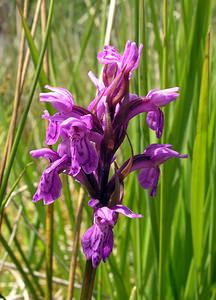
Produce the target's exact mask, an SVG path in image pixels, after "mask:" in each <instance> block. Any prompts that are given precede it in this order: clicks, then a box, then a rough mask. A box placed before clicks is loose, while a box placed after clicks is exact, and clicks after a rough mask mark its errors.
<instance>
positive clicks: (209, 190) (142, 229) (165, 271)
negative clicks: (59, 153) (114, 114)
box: [0, 0, 216, 300]
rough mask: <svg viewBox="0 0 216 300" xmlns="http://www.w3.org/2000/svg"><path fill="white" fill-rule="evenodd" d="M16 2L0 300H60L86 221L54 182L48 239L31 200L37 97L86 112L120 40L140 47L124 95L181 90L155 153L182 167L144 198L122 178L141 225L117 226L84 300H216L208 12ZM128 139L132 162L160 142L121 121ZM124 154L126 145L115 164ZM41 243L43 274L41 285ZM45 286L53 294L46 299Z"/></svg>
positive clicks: (6, 60) (5, 65)
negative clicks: (63, 92)
mask: <svg viewBox="0 0 216 300" xmlns="http://www.w3.org/2000/svg"><path fill="white" fill-rule="evenodd" d="M17 2H18V3H20V7H21V12H19V10H18V9H17V5H16V2H15V1H6V0H5V1H4V0H1V1H0V162H1V164H0V171H1V172H0V182H1V193H0V195H1V197H0V203H1V234H0V243H1V247H0V294H2V295H3V296H4V297H5V298H6V299H7V300H8V299H10V300H12V299H45V298H44V297H46V299H49V297H50V299H68V298H67V288H68V280H69V269H70V261H71V251H72V249H74V248H73V246H74V240H75V239H76V238H77V236H78V235H79V234H78V233H79V228H77V227H78V226H77V222H76V218H77V213H78V211H80V207H81V208H82V203H84V209H83V211H82V212H81V214H82V221H81V229H80V230H81V234H82V233H83V232H84V231H85V230H86V228H87V227H88V226H90V224H91V211H90V209H89V208H88V207H87V201H88V196H87V194H86V193H83V191H82V189H80V187H79V186H78V185H77V183H75V182H72V180H71V179H69V180H68V179H67V178H65V177H64V176H63V177H62V180H63V182H64V188H63V190H64V193H63V194H62V196H61V197H60V199H58V200H57V201H56V202H55V204H54V220H53V222H54V231H53V233H52V234H51V236H50V235H47V232H46V231H47V230H46V228H47V226H46V221H47V220H48V222H49V221H50V220H49V218H48V217H47V216H46V215H48V214H49V212H50V211H49V209H47V208H46V207H45V206H44V205H43V203H42V202H41V203H36V204H35V203H32V201H31V199H32V195H33V194H34V192H35V189H36V186H37V182H38V181H39V178H40V175H41V172H42V170H43V168H44V167H45V164H44V163H43V161H40V162H39V161H37V162H36V161H33V160H32V158H31V157H30V155H29V151H30V150H32V149H36V148H41V147H44V146H45V128H46V127H45V126H46V124H45V122H44V120H42V119H41V114H42V112H43V110H44V109H45V107H44V105H43V104H41V103H39V92H40V91H41V90H42V89H43V86H44V84H46V83H47V82H48V83H49V84H50V85H54V86H55V85H56V86H61V87H65V88H68V89H69V90H70V91H71V92H72V94H73V96H74V98H75V102H76V103H77V104H81V105H84V106H85V107H87V105H88V103H89V102H90V101H91V100H92V99H93V98H94V96H95V88H94V86H93V84H92V83H91V81H90V80H89V78H88V75H87V73H88V71H89V70H92V71H93V72H94V73H95V74H96V75H98V76H99V75H100V72H101V66H99V64H98V61H97V58H96V57H97V52H98V51H100V50H102V49H103V45H104V43H107V44H112V45H113V46H115V47H116V48H117V49H118V50H119V51H120V52H123V50H124V45H125V43H126V41H127V40H128V39H130V40H133V41H136V42H137V43H138V44H139V43H143V45H144V48H143V53H142V59H141V62H140V67H139V69H138V71H136V74H135V76H134V77H133V79H132V80H131V92H133V93H137V94H140V95H146V93H147V91H148V90H150V89H152V88H168V87H172V86H180V88H181V96H180V97H179V98H178V100H177V101H176V103H171V104H170V105H169V108H166V109H165V130H164V131H165V133H164V137H163V143H170V144H172V145H173V146H174V148H175V150H176V151H179V152H181V153H188V155H189V158H188V159H187V160H180V161H178V160H175V159H173V160H172V161H170V162H168V163H167V164H166V165H165V167H164V168H163V172H162V178H161V180H160V187H159V189H158V195H157V197H156V198H154V199H153V198H150V197H149V196H148V193H146V192H145V191H143V190H142V189H141V188H140V187H139V185H138V182H137V174H134V175H131V176H130V177H129V178H128V179H127V181H126V183H125V199H124V201H125V202H124V203H125V204H126V205H128V206H129V207H130V208H131V209H133V210H134V211H135V212H137V213H142V214H143V215H144V218H143V219H141V220H132V221H131V220H127V218H123V217H122V218H121V217H120V218H119V221H118V224H117V226H116V227H115V230H114V232H115V246H114V251H113V254H112V255H111V256H110V258H109V259H108V261H107V262H106V264H103V263H101V265H100V267H99V268H98V270H97V274H96V281H95V288H94V298H95V299H131V300H132V299H138V300H139V299H153V300H154V299H161V300H164V299H179V300H181V299H188V300H189V299H203V300H205V299H212V300H213V299H216V242H215V241H216V203H215V198H216V197H215V186H216V180H215V177H216V167H215V166H216V158H215V153H216V130H215V126H216V124H215V121H216V105H214V102H215V98H216V73H215V72H214V70H215V67H216V55H215V54H216V53H215V51H216V43H215V41H216V36H215V26H216V3H215V2H214V1H211V0H206V1H203V0H163V1H160V0H155V1H154V0H143V1H141V0H140V1H138V0H125V1H121V0H119V1H115V0H111V1H108V0H101V1H93V0H86V1H78V0H73V1H66V0H61V1H44V0H38V1H36V0H34V1H27V0H25V1H24V3H23V1H17ZM53 2H54V8H53ZM24 6H25V7H24ZM23 7H24V8H23ZM22 14H24V17H23V21H22V20H21V17H20V15H22ZM46 24H48V25H47V26H48V29H49V30H48V31H47V34H45V31H46ZM32 27H33V33H31V34H30V30H32ZM24 29H25V30H24ZM29 50H30V51H29ZM43 50H44V51H45V50H47V52H46V53H45V56H44V59H43V54H44V53H43V52H44V51H43ZM28 52H29V53H30V54H28ZM28 55H29V63H28ZM26 57H27V58H26ZM42 62H43V66H42V68H43V71H42V72H40V65H41V63H42ZM37 75H38V76H37ZM128 134H129V136H130V139H131V140H132V144H133V146H134V152H135V153H139V152H142V151H143V149H144V148H145V147H146V146H147V145H148V144H149V143H150V142H159V141H157V140H156V139H155V135H154V133H152V132H150V131H149V130H148V129H147V126H146V125H145V115H144V116H142V117H140V118H138V119H136V120H134V121H133V122H132V123H131V125H130V126H129V129H128ZM130 151H131V150H130V147H129V145H128V143H127V141H126V142H125V144H124V145H123V147H122V148H121V151H119V154H118V162H119V164H120V163H121V162H122V161H124V160H125V159H127V158H128V157H129V156H130V154H131V152H130ZM80 203H81V204H80ZM47 224H50V223H47ZM47 236H48V237H47ZM49 239H53V243H54V246H53V272H52V275H50V276H49V280H48V281H47V280H46V275H45V274H46V265H48V266H49V264H47V261H48V258H47V255H46V254H45V253H46V252H45V245H46V244H47V243H46V240H49ZM50 255H52V253H51V254H50ZM76 256H77V267H76V271H75V289H74V299H79V295H80V287H81V284H82V279H83V273H84V266H85V258H84V255H83V253H82V250H81V246H80V244H79V247H78V252H77V255H76ZM72 257H74V256H72ZM49 281H50V282H49ZM51 281H52V282H53V285H52V295H49V296H47V292H46V291H47V288H48V287H50V285H49V284H51ZM44 294H45V295H46V296H44Z"/></svg>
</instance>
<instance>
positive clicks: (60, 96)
mask: <svg viewBox="0 0 216 300" xmlns="http://www.w3.org/2000/svg"><path fill="white" fill-rule="evenodd" d="M45 88H47V89H49V90H51V91H52V92H50V93H40V101H41V102H50V103H51V104H52V105H53V107H54V108H55V109H56V110H57V111H59V112H64V113H66V112H70V111H71V110H72V108H73V104H74V99H73V96H72V95H71V93H70V92H69V91H68V90H66V89H63V88H59V87H52V86H50V85H46V86H45Z"/></svg>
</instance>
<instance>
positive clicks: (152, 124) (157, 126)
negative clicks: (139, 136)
mask: <svg viewBox="0 0 216 300" xmlns="http://www.w3.org/2000/svg"><path fill="white" fill-rule="evenodd" d="M146 122H147V124H148V127H149V128H151V129H152V130H155V131H156V136H157V138H158V139H160V138H161V136H162V133H163V127H164V114H163V112H162V111H161V110H160V109H159V108H158V110H152V111H149V112H148V113H147V117H146Z"/></svg>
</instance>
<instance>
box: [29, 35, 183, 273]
mask: <svg viewBox="0 0 216 300" xmlns="http://www.w3.org/2000/svg"><path fill="white" fill-rule="evenodd" d="M141 51H142V45H140V47H139V48H137V46H136V43H134V42H130V41H128V42H127V43H126V46H125V50H124V53H123V55H120V54H119V53H118V52H117V51H116V49H115V48H114V47H111V46H105V47H104V51H103V52H99V53H98V60H99V62H100V63H102V64H103V65H104V68H103V76H102V81H100V80H99V79H98V78H96V76H95V75H94V74H93V73H92V72H89V77H90V79H91V80H92V82H93V83H94V85H95V87H96V89H97V95H96V97H95V99H94V100H93V101H91V103H90V104H89V106H88V109H86V108H83V107H81V106H78V105H76V104H74V99H73V96H72V95H71V93H70V92H69V91H67V90H66V89H63V88H56V87H50V86H46V88H47V89H49V90H50V91H51V92H49V93H41V94H40V101H42V102H49V103H51V104H52V106H53V107H54V108H55V110H56V111H57V112H56V113H55V114H54V115H50V114H49V113H48V111H45V112H44V114H43V118H44V119H46V120H47V121H48V128H47V133H46V144H47V145H49V146H51V145H54V144H56V143H58V145H57V151H54V150H51V149H50V148H42V149H38V150H34V151H31V155H32V156H33V157H34V158H39V157H44V158H45V159H47V160H48V161H49V166H48V167H47V168H46V169H45V171H44V172H43V174H42V177H41V179H40V182H39V185H38V188H37V191H36V193H35V195H34V197H33V201H35V202H36V201H39V200H41V199H43V201H44V203H45V204H50V203H53V202H54V201H55V200H56V199H57V198H58V197H59V196H60V194H61V189H62V183H61V180H60V177H59V174H60V173H63V174H67V175H69V176H71V177H73V178H74V179H75V180H77V181H78V182H79V183H80V184H82V185H83V186H84V187H85V188H86V190H87V191H88V194H89V197H90V198H91V200H90V201H89V206H90V207H92V209H93V211H94V218H93V225H92V226H91V227H90V228H89V229H88V230H87V231H86V232H85V234H84V235H83V237H82V246H83V251H84V253H85V255H86V258H87V259H88V260H92V265H93V267H94V268H96V267H97V266H98V265H99V263H100V261H101V260H103V261H106V259H107V258H108V257H109V255H110V253H111V252H112V249H113V243H114V239H113V227H114V226H115V224H116V222H117V219H118V215H119V214H123V215H125V216H127V217H129V218H140V217H142V215H140V214H135V213H133V212H132V211H131V210H130V209H129V208H127V207H126V206H124V205H123V204H122V201H123V181H124V179H125V177H126V176H127V175H129V174H130V173H131V172H133V171H135V170H140V173H139V176H138V179H139V182H140V184H141V186H142V187H143V188H144V189H148V190H149V192H150V195H151V196H155V195H156V190H157V185H158V180H159V176H160V164H162V163H164V162H165V161H166V160H168V159H170V158H173V157H178V158H185V157H186V155H181V154H179V153H178V152H176V151H174V150H173V149H172V146H171V145H168V144H152V145H149V146H148V147H147V148H146V149H145V150H144V152H143V153H142V154H138V155H133V156H132V157H130V158H129V159H128V160H127V161H126V162H124V163H123V164H122V166H120V167H119V168H118V167H117V164H115V160H116V156H115V154H116V151H117V150H118V148H119V147H120V146H121V144H122V142H123V141H124V139H125V137H126V135H127V127H128V123H129V121H130V120H131V119H132V118H133V117H135V116H137V115H139V114H140V113H143V112H146V113H147V116H146V121H147V125H148V126H149V128H151V129H152V130H154V131H155V133H156V136H157V137H158V138H160V137H161V135H162V132H163V126H164V115H163V112H162V110H161V107H162V106H165V105H166V104H168V103H170V102H172V101H174V100H176V98H177V97H178V96H179V88H178V87H174V88H169V89H165V90H157V89H154V90H151V91H150V92H149V93H148V94H147V95H146V96H144V97H142V96H137V95H135V94H130V93H129V82H130V79H131V77H132V72H133V71H134V70H135V69H136V68H137V67H138V64H139V60H140V55H141ZM112 166H114V168H112V169H113V173H114V174H113V175H112V176H110V170H111V167H112Z"/></svg>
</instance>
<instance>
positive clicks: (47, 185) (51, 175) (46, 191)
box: [30, 148, 68, 204]
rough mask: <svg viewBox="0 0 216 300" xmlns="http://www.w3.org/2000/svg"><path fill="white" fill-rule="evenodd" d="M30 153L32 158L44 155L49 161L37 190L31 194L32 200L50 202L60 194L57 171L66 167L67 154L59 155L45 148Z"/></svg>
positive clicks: (59, 171)
mask: <svg viewBox="0 0 216 300" xmlns="http://www.w3.org/2000/svg"><path fill="white" fill-rule="evenodd" d="M30 154H31V155H32V157H34V158H39V157H44V158H45V159H47V160H49V161H50V163H51V164H50V166H49V167H48V168H46V169H45V171H44V172H43V174H42V176H41V179H40V182H39V185H38V188H37V191H36V193H35V194H34V196H33V201H34V202H37V201H39V200H41V199H43V200H44V204H51V203H53V202H54V200H56V199H57V198H58V197H59V196H60V194H61V189H62V184H61V180H60V178H59V173H62V172H63V171H64V170H66V169H67V168H68V162H67V160H68V159H67V156H66V155H64V156H63V157H60V156H59V155H58V153H57V152H55V151H53V150H51V149H47V148H43V149H39V150H33V151H31V152H30Z"/></svg>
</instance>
